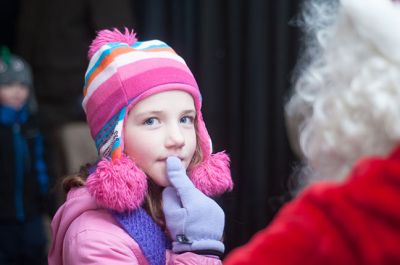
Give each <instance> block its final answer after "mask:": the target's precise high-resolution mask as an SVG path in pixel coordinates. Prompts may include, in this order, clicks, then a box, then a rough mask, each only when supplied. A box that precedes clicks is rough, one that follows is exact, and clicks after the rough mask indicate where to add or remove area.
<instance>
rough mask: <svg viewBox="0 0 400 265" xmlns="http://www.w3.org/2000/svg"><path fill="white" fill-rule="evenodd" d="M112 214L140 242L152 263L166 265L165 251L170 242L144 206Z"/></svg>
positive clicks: (141, 247)
mask: <svg viewBox="0 0 400 265" xmlns="http://www.w3.org/2000/svg"><path fill="white" fill-rule="evenodd" d="M112 215H113V216H114V218H115V219H116V220H117V222H118V223H119V224H120V225H121V226H122V227H123V228H124V230H125V231H126V232H127V233H128V234H129V235H130V236H131V237H132V238H133V239H134V240H135V241H136V242H137V243H138V245H139V247H140V249H141V250H142V252H143V254H144V256H145V257H146V258H147V261H148V262H149V264H150V265H164V264H165V262H166V257H165V251H166V249H167V248H170V242H169V240H168V239H167V237H166V236H165V233H164V232H163V231H162V230H161V228H160V227H159V226H158V225H157V224H156V223H155V222H154V221H153V219H152V218H151V217H150V216H149V215H148V214H147V213H146V211H145V210H144V209H143V208H138V209H136V210H134V211H130V212H124V213H117V212H112Z"/></svg>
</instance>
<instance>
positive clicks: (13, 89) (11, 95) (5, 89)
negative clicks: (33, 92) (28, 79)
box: [0, 83, 29, 110]
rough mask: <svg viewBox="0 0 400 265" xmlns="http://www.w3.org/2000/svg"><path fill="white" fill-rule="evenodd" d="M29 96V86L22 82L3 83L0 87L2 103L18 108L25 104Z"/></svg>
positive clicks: (0, 101) (0, 100)
mask: <svg viewBox="0 0 400 265" xmlns="http://www.w3.org/2000/svg"><path fill="white" fill-rule="evenodd" d="M28 96H29V89H28V87H27V86H26V85H23V84H20V83H12V84H8V85H1V87H0V103H1V104H3V105H5V106H8V107H12V108H14V109H16V110H19V109H20V108H21V107H22V106H23V105H24V104H25V102H26V100H27V99H28Z"/></svg>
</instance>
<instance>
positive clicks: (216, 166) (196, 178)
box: [189, 152, 233, 196]
mask: <svg viewBox="0 0 400 265" xmlns="http://www.w3.org/2000/svg"><path fill="white" fill-rule="evenodd" d="M229 162H230V160H229V157H228V156H227V155H226V154H225V153H224V152H219V153H216V154H212V155H210V156H209V157H208V158H207V159H206V160H205V161H203V162H202V163H201V164H200V165H198V166H197V167H195V168H193V169H192V170H191V171H190V172H189V176H190V179H191V180H192V182H193V183H194V185H195V186H196V187H197V188H198V189H199V190H201V191H202V192H203V193H204V194H206V195H207V196H216V195H219V194H222V193H224V192H225V191H227V190H232V188H233V182H232V178H231V171H230V169H229Z"/></svg>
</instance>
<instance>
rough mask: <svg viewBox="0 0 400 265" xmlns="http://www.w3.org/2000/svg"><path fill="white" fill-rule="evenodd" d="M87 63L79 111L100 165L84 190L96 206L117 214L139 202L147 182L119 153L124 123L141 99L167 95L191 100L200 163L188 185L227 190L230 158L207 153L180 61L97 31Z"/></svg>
mask: <svg viewBox="0 0 400 265" xmlns="http://www.w3.org/2000/svg"><path fill="white" fill-rule="evenodd" d="M89 58H90V62H89V66H88V69H87V72H86V75H85V86H84V99H83V103H82V106H83V109H84V110H85V113H86V117H87V122H88V125H89V127H90V131H91V134H92V137H93V139H94V140H95V143H96V147H97V149H98V151H99V154H100V156H101V157H102V158H103V160H102V161H101V162H99V164H98V166H97V170H96V172H94V173H93V174H91V175H90V176H89V178H88V181H87V186H88V188H89V191H91V193H92V195H94V196H95V197H96V199H97V201H98V203H99V204H100V205H103V206H104V207H106V208H111V209H114V210H117V211H120V212H121V211H125V210H132V209H134V208H137V207H138V206H140V204H141V203H142V201H143V198H144V195H145V193H146V190H147V177H146V176H145V174H144V173H143V172H142V171H141V170H140V169H138V168H137V167H136V165H135V164H134V162H133V161H132V160H131V159H129V158H127V157H126V156H125V155H124V153H123V150H124V135H123V126H124V121H125V118H126V117H127V113H128V112H129V110H130V109H131V108H132V106H133V105H135V104H136V103H137V102H139V101H140V100H141V99H143V98H146V97H148V96H150V95H153V94H155V93H159V92H162V91H168V90H183V91H186V92H188V93H189V94H191V95H192V97H193V99H194V103H195V108H196V112H197V118H196V122H197V130H198V131H197V134H198V139H199V145H200V148H201V151H202V154H203V161H202V163H201V164H200V165H198V166H196V167H195V168H193V169H192V170H191V172H189V176H190V178H191V179H192V181H193V183H194V184H195V185H196V186H197V187H198V188H199V189H200V190H202V191H203V192H204V193H205V194H207V195H217V194H220V193H223V192H225V191H226V190H230V189H232V186H233V184H232V180H231V176H230V170H229V157H228V156H227V155H226V154H225V153H224V152H220V153H217V154H212V147H211V140H210V136H209V134H208V132H207V129H206V126H205V124H204V121H203V117H202V114H201V95H200V91H199V88H198V85H197V82H196V80H195V78H194V76H193V74H192V73H191V71H190V69H189V68H188V66H187V65H186V63H185V61H184V60H183V59H182V57H180V56H179V55H178V54H176V53H175V51H174V50H173V49H172V48H171V47H169V46H168V45H167V44H166V43H164V42H162V41H159V40H150V41H143V42H140V41H137V39H136V37H135V33H133V31H129V30H128V29H126V28H125V32H124V33H121V32H120V31H118V30H117V29H114V30H113V31H111V30H102V31H100V32H99V33H98V35H97V37H96V38H95V39H94V40H93V42H92V44H91V46H90V49H89ZM117 171H118V172H117ZM127 184H129V185H127ZM129 187H131V188H129ZM107 189H108V191H107ZM127 189H130V190H127ZM112 193H113V194H112Z"/></svg>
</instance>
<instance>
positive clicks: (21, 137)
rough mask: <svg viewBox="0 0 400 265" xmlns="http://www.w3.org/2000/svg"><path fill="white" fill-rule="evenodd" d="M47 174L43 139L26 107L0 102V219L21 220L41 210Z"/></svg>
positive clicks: (43, 205) (46, 187)
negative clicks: (14, 106)
mask: <svg viewBox="0 0 400 265" xmlns="http://www.w3.org/2000/svg"><path fill="white" fill-rule="evenodd" d="M48 182H49V180H48V176H47V173H46V164H45V162H44V160H43V141H42V137H41V135H40V133H39V130H38V128H37V126H36V124H35V121H34V118H33V117H32V116H30V115H29V112H28V109H27V107H23V108H22V109H21V110H19V111H16V110H14V109H12V108H9V107H5V106H1V105H0V222H16V221H24V220H27V219H29V218H31V217H35V216H37V215H40V214H41V213H42V212H43V211H44V210H45V205H46V198H47V195H48Z"/></svg>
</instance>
